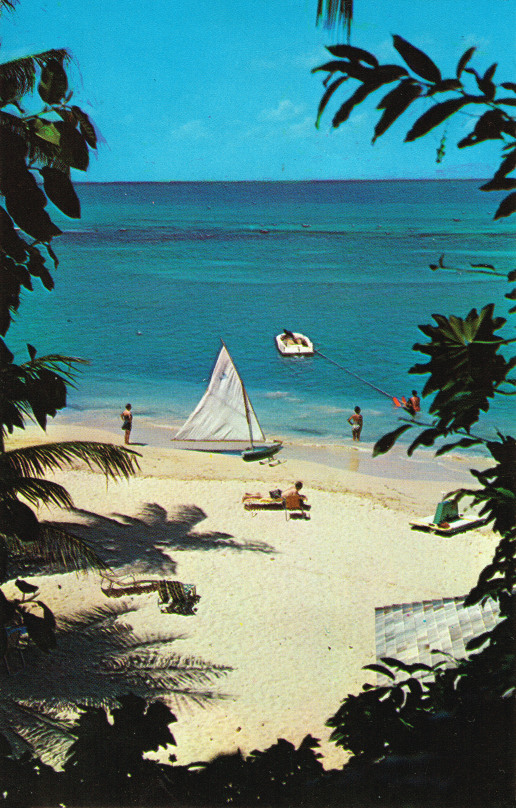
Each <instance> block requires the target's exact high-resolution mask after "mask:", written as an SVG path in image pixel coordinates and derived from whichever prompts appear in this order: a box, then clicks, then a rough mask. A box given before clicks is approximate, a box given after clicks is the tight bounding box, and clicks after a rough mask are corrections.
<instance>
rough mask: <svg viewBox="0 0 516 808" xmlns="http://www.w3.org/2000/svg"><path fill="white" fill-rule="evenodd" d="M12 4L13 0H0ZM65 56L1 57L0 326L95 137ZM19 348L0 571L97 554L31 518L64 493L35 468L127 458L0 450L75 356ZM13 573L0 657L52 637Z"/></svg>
mask: <svg viewBox="0 0 516 808" xmlns="http://www.w3.org/2000/svg"><path fill="white" fill-rule="evenodd" d="M13 6H14V2H12V3H11V2H8V1H6V0H3V2H1V0H0V11H1V10H2V9H7V10H11V9H12V8H13ZM69 61H70V56H69V54H68V53H67V51H65V50H62V49H60V50H49V51H45V52H43V53H39V54H36V55H32V56H27V57H25V58H21V59H17V60H15V61H12V62H4V63H3V64H0V202H1V204H0V335H1V336H2V337H5V335H6V333H7V331H8V329H9V326H10V324H11V320H12V317H13V315H14V314H15V313H16V312H17V311H18V309H19V306H20V300H21V296H22V291H23V290H25V291H26V292H28V291H31V290H32V289H33V284H34V282H35V281H34V279H39V281H40V282H41V284H42V285H43V287H44V288H45V289H47V290H51V289H52V288H53V285H54V282H53V279H52V275H51V270H50V269H49V266H48V264H47V262H50V264H51V266H53V267H54V268H56V267H57V265H58V260H57V257H56V254H55V252H54V250H53V247H52V240H53V238H54V237H55V236H58V235H59V234H60V233H61V231H60V229H59V227H57V225H56V224H55V223H54V222H53V221H52V218H51V215H50V213H49V207H50V210H51V209H52V208H55V209H57V210H59V211H61V213H63V214H64V215H66V216H68V217H72V218H78V217H79V216H80V204H79V200H78V197H77V195H76V193H75V190H74V187H73V184H72V181H71V169H77V170H80V171H85V170H86V169H87V167H88V162H89V153H90V149H95V148H96V145H97V137H96V133H95V129H94V126H93V124H92V123H91V121H90V120H89V118H88V116H87V114H86V113H85V112H83V111H82V110H81V109H80V108H79V107H78V106H75V105H73V104H72V103H71V99H72V95H73V93H72V91H71V90H70V89H69V86H68V76H67V72H66V67H67V65H68V63H69ZM49 203H50V206H49ZM27 349H28V354H29V361H27V362H23V363H22V364H16V363H15V362H14V355H13V353H12V352H11V351H10V349H9V348H8V347H7V345H6V344H5V342H4V341H3V339H0V582H3V581H5V580H6V579H7V578H8V577H9V560H10V559H12V558H13V557H18V558H24V557H25V558H26V557H31V558H32V560H34V561H36V562H38V563H39V564H40V568H41V569H45V568H46V569H48V568H49V567H50V568H52V567H55V566H56V565H59V566H60V567H61V568H63V567H64V568H65V569H66V570H78V569H83V568H85V567H90V566H97V567H99V566H100V567H101V566H104V565H103V562H102V560H101V559H100V558H99V557H98V556H97V555H96V553H94V552H93V551H92V550H91V549H90V548H89V547H88V546H87V544H86V543H85V542H84V541H82V540H81V539H79V538H78V537H76V536H74V535H72V534H70V533H68V532H67V531H66V530H64V529H62V528H60V527H58V526H53V525H50V524H47V523H42V522H40V520H39V519H38V516H37V513H36V511H35V510H34V509H35V508H37V507H39V506H41V505H57V506H58V507H64V508H68V507H71V505H72V504H73V503H72V499H71V497H70V495H69V493H68V492H67V491H66V489H65V488H63V487H62V486H60V485H58V484H56V483H54V482H52V481H50V480H47V479H45V475H46V474H47V473H48V472H52V471H56V470H58V469H61V468H64V467H67V466H68V467H70V466H72V465H73V464H75V463H76V461H77V460H80V461H82V462H85V463H86V464H87V465H89V466H90V468H95V469H99V470H101V471H103V472H104V473H105V475H106V478H111V479H120V478H127V477H128V476H130V475H131V474H133V473H134V472H135V470H136V469H137V467H138V464H137V459H136V458H137V456H136V453H134V452H131V451H130V450H125V449H121V448H118V447H115V446H110V445H108V444H102V443H94V442H82V443H81V442H72V441H70V442H66V443H57V444H55V443H54V444H52V443H46V444H43V445H41V446H28V447H25V448H23V449H15V450H10V451H6V449H5V445H4V441H5V438H6V436H7V435H8V434H11V433H12V432H13V430H14V429H15V428H16V429H23V428H24V425H25V422H26V420H27V418H30V419H33V420H34V421H35V422H36V423H37V424H38V425H39V426H40V427H41V428H42V429H45V428H46V426H47V420H48V418H49V417H51V418H52V417H54V416H55V415H56V413H57V412H58V410H61V409H62V408H63V407H65V406H66V398H67V387H68V386H69V385H70V384H72V383H73V378H74V369H75V368H76V366H77V365H78V364H81V361H82V360H80V359H77V358H76V357H69V356H62V355H59V354H51V355H48V356H42V357H40V356H38V355H37V351H36V348H34V346H32V345H28V346H27ZM16 585H17V586H18V588H19V589H20V591H21V592H22V598H14V599H11V600H8V599H7V598H6V597H5V595H4V593H3V592H2V591H1V590H0V650H1V651H2V653H1V656H2V657H3V658H4V659H3V661H4V663H5V666H6V668H8V663H7V659H6V657H5V654H6V651H7V650H8V646H9V645H10V644H12V642H13V639H16V638H17V637H19V636H20V632H23V633H24V634H25V635H26V636H28V638H29V640H30V641H31V642H32V643H34V645H35V646H37V648H38V649H39V650H40V651H42V652H44V653H48V652H50V651H51V650H52V649H53V648H55V645H56V639H55V620H54V615H53V614H52V612H51V610H50V609H49V608H48V607H47V606H46V605H45V604H44V603H43V602H41V601H39V600H36V596H37V587H35V586H33V585H32V584H30V583H29V582H27V581H24V580H21V579H20V580H18V581H17V582H16ZM31 592H32V594H30V593H31ZM27 594H29V595H30V596H29V597H26V595H27ZM2 697H3V698H4V699H5V691H4V692H3V693H2ZM4 706H5V703H3V704H2V707H4Z"/></svg>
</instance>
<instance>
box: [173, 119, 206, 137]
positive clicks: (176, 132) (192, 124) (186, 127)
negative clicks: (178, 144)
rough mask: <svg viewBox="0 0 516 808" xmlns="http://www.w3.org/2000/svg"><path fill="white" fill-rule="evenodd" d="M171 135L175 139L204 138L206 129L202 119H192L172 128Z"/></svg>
mask: <svg viewBox="0 0 516 808" xmlns="http://www.w3.org/2000/svg"><path fill="white" fill-rule="evenodd" d="M171 135H172V137H173V138H175V139H176V140H204V139H205V138H207V137H208V129H207V127H206V125H205V123H204V121H201V120H193V121H187V122H186V123H184V124H183V125H182V126H179V127H178V128H177V129H173V130H172V132H171Z"/></svg>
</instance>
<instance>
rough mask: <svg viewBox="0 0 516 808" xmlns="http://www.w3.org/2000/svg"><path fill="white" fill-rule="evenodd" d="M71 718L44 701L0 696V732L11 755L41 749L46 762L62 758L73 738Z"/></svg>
mask: <svg viewBox="0 0 516 808" xmlns="http://www.w3.org/2000/svg"><path fill="white" fill-rule="evenodd" d="M73 725H74V721H73V718H72V717H70V716H69V715H68V716H66V715H65V714H64V713H63V711H62V710H59V709H56V708H55V707H51V706H49V705H48V704H46V703H44V702H43V703H41V702H39V703H38V702H31V701H29V700H27V701H21V700H20V701H19V702H17V701H15V700H14V699H9V698H7V699H2V698H1V697H0V732H1V733H2V734H3V735H5V736H6V738H7V740H8V741H9V743H10V745H11V748H12V749H13V751H14V753H15V754H21V753H23V752H34V750H38V751H41V752H42V753H43V755H44V757H46V758H47V760H48V762H49V763H50V762H51V761H52V760H56V759H59V758H60V757H62V756H63V755H64V754H65V752H66V750H67V748H68V747H69V746H70V744H71V743H72V741H73V738H72V737H71V735H70V733H71V730H72V729H73Z"/></svg>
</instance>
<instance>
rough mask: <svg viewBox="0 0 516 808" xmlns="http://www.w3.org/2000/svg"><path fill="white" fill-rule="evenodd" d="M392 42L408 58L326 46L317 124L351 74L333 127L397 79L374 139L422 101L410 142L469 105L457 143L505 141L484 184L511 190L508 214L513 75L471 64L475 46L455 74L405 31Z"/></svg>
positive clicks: (513, 155)
mask: <svg viewBox="0 0 516 808" xmlns="http://www.w3.org/2000/svg"><path fill="white" fill-rule="evenodd" d="M393 42H394V47H395V48H396V50H397V52H398V53H399V55H400V56H401V57H402V59H403V62H404V64H380V62H379V61H378V59H377V58H376V56H374V55H373V54H372V53H369V52H368V51H366V50H363V49H362V48H356V47H353V46H351V45H347V44H346V45H333V46H330V47H328V48H327V50H328V51H329V52H330V54H331V55H332V56H333V57H335V58H334V59H332V60H331V61H329V62H326V63H325V64H322V65H320V66H319V67H316V68H314V70H313V71H312V72H314V73H316V72H325V73H327V74H328V75H327V76H326V78H325V79H324V82H323V84H324V86H325V88H326V89H325V92H324V94H323V96H322V98H321V101H320V104H319V110H318V113H317V121H316V124H317V126H319V123H320V120H321V117H322V115H323V113H324V111H325V110H326V107H327V105H328V102H329V101H330V99H331V98H332V97H333V95H334V94H335V93H336V91H337V90H339V89H340V88H341V87H343V86H344V88H346V87H347V86H348V85H347V84H346V82H348V81H350V80H351V82H352V88H353V89H352V92H351V94H350V95H349V96H348V98H347V99H346V101H344V103H342V104H341V106H340V107H339V108H338V110H337V111H336V113H335V114H334V116H333V120H332V126H333V127H334V128H337V127H339V126H341V124H343V123H344V122H345V121H347V120H348V118H349V116H350V115H351V113H352V112H353V110H354V109H355V107H356V106H357V105H358V104H361V103H362V102H363V101H364V100H365V99H367V98H368V97H369V96H370V95H372V94H373V93H375V92H376V91H377V90H380V89H386V88H387V87H388V86H389V85H395V86H394V87H392V88H389V89H388V91H387V92H386V93H385V94H384V95H383V97H382V98H381V99H380V100H379V101H378V102H377V105H376V108H377V109H378V110H380V113H381V114H380V116H379V119H378V122H377V124H376V126H375V129H374V135H373V143H374V142H375V141H376V140H377V139H378V138H379V137H380V136H381V135H383V134H384V133H385V132H386V131H387V130H388V129H389V127H390V126H392V124H393V123H394V122H395V121H397V120H398V118H400V117H401V116H402V115H403V114H404V113H405V112H406V111H407V110H409V109H410V110H411V111H412V110H414V109H415V108H416V107H417V108H418V110H421V108H423V110H424V111H423V112H422V114H420V113H419V117H418V118H416V120H415V121H414V122H413V123H412V124H411V126H410V129H409V130H408V132H407V134H406V136H405V141H406V142H410V141H413V140H417V139H418V138H420V137H423V136H424V135H426V134H427V133H428V132H430V131H431V130H432V129H434V128H435V127H437V126H439V125H440V124H442V123H444V122H445V121H447V120H448V119H449V118H451V117H452V116H453V115H455V114H456V113H458V112H460V111H461V110H463V109H465V108H468V112H469V113H470V114H472V116H474V117H472V120H473V121H474V123H473V124H472V129H471V131H470V132H469V134H468V135H467V136H466V137H463V138H461V139H460V140H459V142H458V144H457V145H458V147H459V148H460V149H464V148H467V147H469V146H476V145H478V144H479V143H483V142H485V141H487V140H499V141H500V147H501V152H502V156H501V161H500V164H499V166H498V168H497V169H496V171H495V172H494V174H493V177H492V178H491V179H490V180H489V182H487V183H485V184H484V185H483V186H482V190H484V191H511V193H510V194H508V195H507V196H506V197H505V198H504V200H503V201H502V202H501V204H500V206H499V207H498V210H497V211H496V213H495V219H499V218H502V217H505V216H509V215H510V214H511V213H513V212H514V210H515V209H516V191H513V190H512V189H514V188H516V179H515V178H513V177H510V176H509V175H510V174H511V173H512V172H513V171H514V169H515V168H516V140H515V138H516V121H515V120H514V118H513V116H512V115H511V108H512V107H515V106H516V84H515V83H513V82H510V81H504V82H502V83H501V84H500V85H497V84H495V83H494V76H495V73H496V69H497V65H496V64H493V65H491V66H490V67H488V68H487V70H485V71H484V72H483V73H479V72H478V71H477V70H476V69H475V68H473V67H470V66H469V64H470V60H471V59H472V57H473V55H474V53H475V48H469V49H468V50H467V51H466V52H465V53H464V54H463V55H462V56H461V58H460V59H459V61H458V63H457V68H456V72H455V75H454V76H451V77H445V78H443V76H442V74H441V71H440V70H439V68H438V67H437V65H436V64H435V63H434V62H433V60H432V59H431V58H430V57H429V56H427V54H426V53H423V51H421V50H419V49H418V48H416V47H414V45H411V44H410V42H407V41H406V40H405V39H403V37H401V36H394V37H393ZM477 113H478V114H477Z"/></svg>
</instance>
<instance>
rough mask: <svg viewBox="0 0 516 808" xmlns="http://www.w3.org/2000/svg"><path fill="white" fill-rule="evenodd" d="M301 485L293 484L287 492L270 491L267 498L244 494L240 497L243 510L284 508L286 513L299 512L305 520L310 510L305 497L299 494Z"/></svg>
mask: <svg viewBox="0 0 516 808" xmlns="http://www.w3.org/2000/svg"><path fill="white" fill-rule="evenodd" d="M302 487H303V483H302V482H301V481H298V482H296V483H294V485H293V486H292V488H289V489H288V491H280V490H279V489H277V490H276V491H270V492H269V496H268V497H264V496H262V494H260V493H259V492H258V493H256V494H250V493H246V494H244V496H243V497H242V502H243V503H244V508H246V509H247V510H251V509H253V508H269V509H276V508H281V509H283V508H285V509H286V510H287V511H300V512H301V514H302V515H303V516H304V517H305V519H309V518H310V517H309V516H308V514H307V513H306V512H307V511H309V510H310V505H309V504H308V503H307V501H306V496H305V495H304V494H301V493H300V490H301V488H302Z"/></svg>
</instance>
